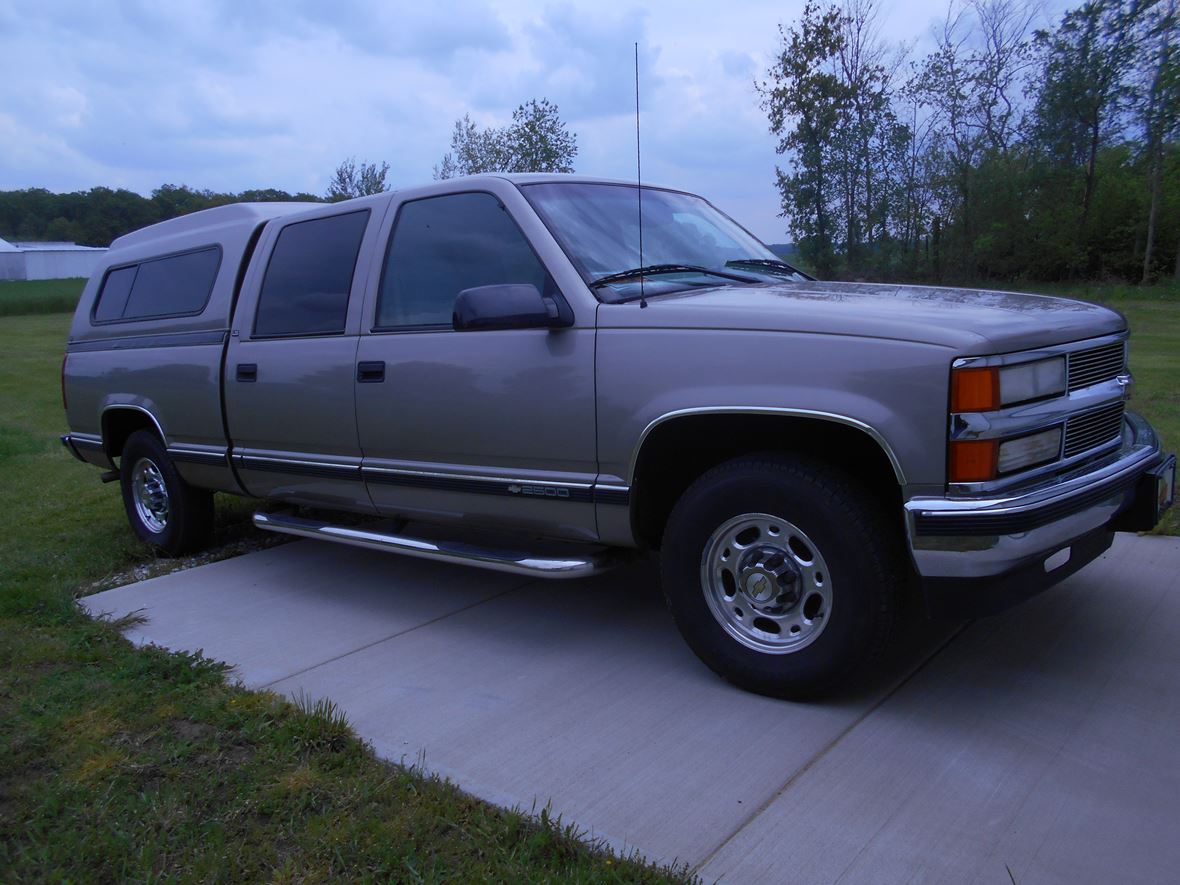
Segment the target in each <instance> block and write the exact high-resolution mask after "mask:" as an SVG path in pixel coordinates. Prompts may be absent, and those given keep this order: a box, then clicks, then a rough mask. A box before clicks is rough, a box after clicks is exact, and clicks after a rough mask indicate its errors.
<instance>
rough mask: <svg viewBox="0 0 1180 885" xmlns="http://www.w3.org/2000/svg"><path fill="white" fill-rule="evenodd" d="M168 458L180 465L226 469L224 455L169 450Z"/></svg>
mask: <svg viewBox="0 0 1180 885" xmlns="http://www.w3.org/2000/svg"><path fill="white" fill-rule="evenodd" d="M168 457H169V458H171V459H172V460H173V461H176V462H177V463H182V464H208V465H210V466H212V467H228V466H229V462H228V461H227V460H226V457H225V453H224V452H222V453H220V454H219V453H217V452H194V451H191V450H189V449H169V450H168Z"/></svg>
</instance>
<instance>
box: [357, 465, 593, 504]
mask: <svg viewBox="0 0 1180 885" xmlns="http://www.w3.org/2000/svg"><path fill="white" fill-rule="evenodd" d="M365 479H366V480H368V481H369V482H377V483H382V484H384V485H398V486H410V487H413V488H419V489H437V490H438V491H440V492H463V493H466V494H472V495H501V496H505V497H509V498H547V499H549V500H552V501H570V502H575V501H577V502H581V503H589V502H591V501H592V500H594V493H593V491H592V490H591V489H589V488H569V487H568V486H555V485H548V484H546V483H543V482H536V481H529V480H521V481H519V482H518V481H515V480H500V479H466V478H455V477H450V476H422V475H415V474H410V473H386V472H384V471H380V470H366V471H365Z"/></svg>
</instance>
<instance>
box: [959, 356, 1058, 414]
mask: <svg viewBox="0 0 1180 885" xmlns="http://www.w3.org/2000/svg"><path fill="white" fill-rule="evenodd" d="M1065 378H1066V373H1065V357H1063V356H1057V357H1053V358H1051V359H1047V360H1037V361H1036V362H1033V363H1019V364H1017V365H1015V366H1003V367H1001V366H979V367H970V366H969V367H965V368H962V369H952V370H951V411H952V412H994V411H995V410H996V409H999V408H1001V407H1003V406H1010V405H1014V404H1015V403H1022V402H1026V401H1027V400H1034V399H1042V398H1043V397H1047V396H1053V395H1055V394H1059V393H1065V387H1066V384H1065Z"/></svg>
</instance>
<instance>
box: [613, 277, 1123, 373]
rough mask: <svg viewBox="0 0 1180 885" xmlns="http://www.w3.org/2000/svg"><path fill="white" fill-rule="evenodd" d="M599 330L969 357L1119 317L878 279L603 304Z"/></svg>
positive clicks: (1062, 336)
mask: <svg viewBox="0 0 1180 885" xmlns="http://www.w3.org/2000/svg"><path fill="white" fill-rule="evenodd" d="M603 308H604V309H603V310H600V311H599V325H600V326H603V327H608V328H609V327H632V328H634V327H637V326H638V327H646V328H685V329H718V328H723V329H751V330H760V331H783V332H809V333H817V334H828V335H855V336H863V337H870V338H891V339H897V340H902V341H921V342H924V343H928V344H938V345H943V346H946V347H952V348H955V349H956V350H959V351H960V352H962V353H963V354H964V355H971V354H979V355H982V354H988V353H1008V352H1012V351H1017V350H1027V349H1030V348H1034V347H1042V346H1045V345H1051V344H1061V343H1064V342H1067V341H1078V340H1081V339H1084V338H1092V337H1096V336H1099V335H1109V334H1112V333H1116V332H1121V331H1123V330H1124V329H1126V327H1127V324H1126V321H1125V320H1124V319H1123V317H1122V315H1121V314H1118V313H1116V312H1115V311H1113V310H1110V309H1108V308H1105V307H1101V306H1099V305H1097V304H1091V303H1089V302H1085V301H1074V300H1072V299H1069V298H1055V297H1052V296H1048V295H1026V294H1021V293H1018V292H995V291H989V290H981V289H955V288H944V287H937V286H908V285H891V284H876V283H830V282H801V283H793V282H783V283H773V284H762V285H751V286H718V287H710V288H708V289H693V290H687V291H682V292H675V293H672V294H668V295H654V294H653V295H652V296H649V298H648V302H647V308H646V309H643V310H641V309H638V304H637V303H636V302H628V303H626V304H620V305H603Z"/></svg>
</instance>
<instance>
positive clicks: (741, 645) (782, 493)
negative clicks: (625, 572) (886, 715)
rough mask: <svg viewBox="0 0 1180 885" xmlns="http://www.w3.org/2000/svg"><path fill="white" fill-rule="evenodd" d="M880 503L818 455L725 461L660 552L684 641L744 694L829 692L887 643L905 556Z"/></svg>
mask: <svg viewBox="0 0 1180 885" xmlns="http://www.w3.org/2000/svg"><path fill="white" fill-rule="evenodd" d="M901 552H902V551H901V550H900V545H899V542H898V540H897V535H896V533H894V532H891V531H890V528H889V521H888V518H887V516H886V515H885V513H884V512H883V509H882V507H881V506H880V504H879V503H878V502H877V501H876V500H875V499H874V498H873V497H872V496H871V495H869V494H868V493H867V492H866V491H865V490H864V489H863V488H861V487H860V486H859V485H858V484H857V483H856V482H855V481H854V480H853V479H851V478H850V477H848V476H846V475H845V474H844V473H842V472H841V471H839V470H837V469H835V468H833V467H831V466H830V465H827V464H825V463H823V462H821V461H817V460H812V459H809V458H802V457H798V458H794V457H786V456H781V455H777V454H768V455H756V456H750V457H744V458H738V459H735V460H733V461H728V462H726V463H724V464H721V465H720V466H718V467H715V468H714V469H712V470H710V471H709V472H708V473H705V474H704V475H703V476H701V477H700V478H699V479H698V480H697V481H696V482H694V483H693V484H692V485H691V486H690V487H689V488H688V490H687V491H685V493H684V494H683V495H682V496H681V498H680V500H679V501H678V502H677V504H676V506H675V507H674V508H673V510H672V514H671V516H670V517H669V519H668V523H667V526H666V528H665V531H664V540H663V547H662V551H661V571H662V583H663V586H664V595H665V598H666V600H667V602H668V607H669V608H670V609H671V612H672V616H673V619H674V620H675V622H676V625H677V627H678V628H679V629H680V632H681V634H682V635H683V636H684V638H685V640H686V641H687V642H688V645H689V646H690V647H691V648H692V650H693V651H694V652H695V653H696V655H697V656H698V657H699V658H700V659H701V660H702V661H703V662H704V663H705V664H706V665H708V666H709V667H710V668H711V669H712V670H713V671H715V672H716V673H718V674H719V675H721V676H722V677H724V678H725V679H728V680H729V681H730V682H733V683H734V684H735V685H738V686H740V687H742V688H744V689H747V690H749V691H753V692H757V693H758V694H764V695H770V696H772V697H779V698H792V699H802V698H810V697H815V696H817V695H821V694H824V693H826V692H829V691H830V690H831V689H833V688H834V687H836V685H837V684H839V683H840V682H841V681H842V680H843V679H845V678H846V677H847V676H848V675H849V674H850V673H851V672H852V671H853V670H855V669H856V668H858V667H859V666H861V665H863V664H864V663H865V662H866V661H867V660H870V659H872V658H874V657H876V656H877V655H879V654H880V652H881V651H882V650H883V649H884V648H885V646H886V645H887V642H888V638H889V634H890V632H891V629H892V626H893V620H894V614H895V612H896V608H897V604H898V600H899V598H900V590H901V586H902V576H903V574H904V568H905V567H904V562H903V560H902V557H901Z"/></svg>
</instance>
